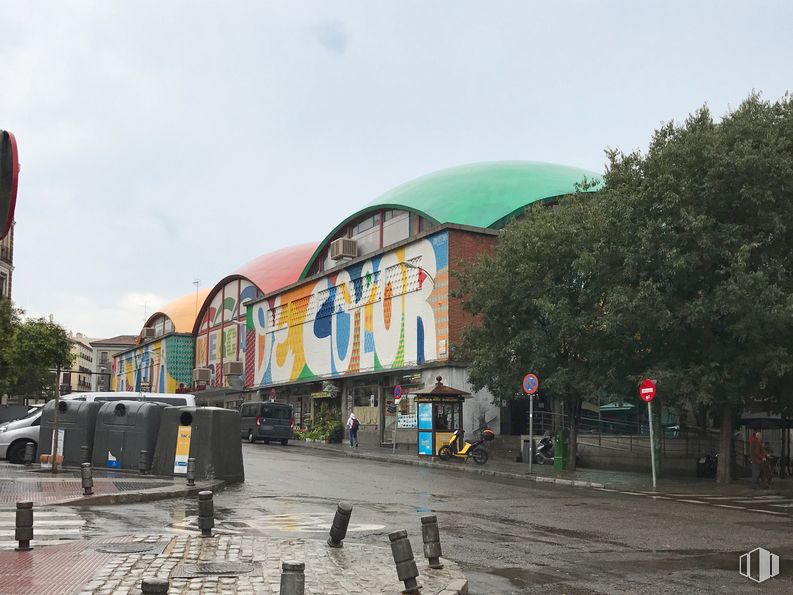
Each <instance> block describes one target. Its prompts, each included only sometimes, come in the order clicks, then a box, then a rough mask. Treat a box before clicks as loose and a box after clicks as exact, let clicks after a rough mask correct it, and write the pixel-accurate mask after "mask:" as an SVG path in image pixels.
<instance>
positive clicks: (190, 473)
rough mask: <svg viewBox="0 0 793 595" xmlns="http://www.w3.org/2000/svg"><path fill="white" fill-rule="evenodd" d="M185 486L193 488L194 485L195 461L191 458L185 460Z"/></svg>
mask: <svg viewBox="0 0 793 595" xmlns="http://www.w3.org/2000/svg"><path fill="white" fill-rule="evenodd" d="M186 477H187V485H189V486H194V485H195V459H194V458H193V457H189V458H188V459H187V475H186Z"/></svg>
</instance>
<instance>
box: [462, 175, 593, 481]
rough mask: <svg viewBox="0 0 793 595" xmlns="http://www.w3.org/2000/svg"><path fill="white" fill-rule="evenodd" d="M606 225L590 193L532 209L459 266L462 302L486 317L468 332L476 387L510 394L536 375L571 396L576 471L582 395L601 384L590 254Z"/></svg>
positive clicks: (547, 387) (553, 391) (552, 390)
mask: <svg viewBox="0 0 793 595" xmlns="http://www.w3.org/2000/svg"><path fill="white" fill-rule="evenodd" d="M588 188H589V184H588V183H587V182H586V181H584V185H583V187H582V190H587V189H588ZM582 194H583V193H582ZM601 223H602V218H601V217H600V213H599V211H597V210H596V209H592V208H591V203H590V202H589V199H588V198H586V197H582V198H580V199H579V198H578V197H577V196H575V197H571V198H568V199H563V200H562V201H561V202H560V203H559V204H558V205H557V206H556V207H555V208H554V209H550V208H546V207H544V206H538V207H534V208H531V209H529V210H528V212H527V213H526V215H525V216H524V217H523V218H522V219H520V220H518V221H516V222H514V223H512V224H510V225H509V226H507V228H506V229H505V231H504V233H503V235H502V237H501V239H500V242H499V244H498V245H497V247H496V248H495V250H494V252H493V255H492V256H489V255H485V256H482V257H480V259H479V260H478V261H477V262H476V263H474V264H472V265H471V266H469V267H467V268H466V269H464V270H463V271H462V272H461V273H460V282H461V295H462V297H463V298H464V301H463V307H464V308H465V309H466V310H467V311H469V312H472V313H474V314H476V315H478V316H479V321H480V324H478V325H475V326H472V327H470V328H468V329H466V331H465V333H464V336H463V345H462V347H463V357H464V358H465V359H466V360H468V361H469V362H470V365H469V370H468V371H469V378H470V381H471V384H473V386H474V388H475V389H477V390H479V389H481V388H484V387H487V388H488V390H489V391H490V392H491V393H492V394H493V395H496V396H497V398H498V399H499V400H501V401H503V400H505V399H507V398H510V397H512V396H514V395H515V394H516V393H518V392H519V391H520V386H521V379H522V378H523V376H524V375H525V374H526V373H527V372H533V373H536V374H537V375H538V376H539V378H540V381H541V387H542V388H541V390H543V391H544V392H545V393H546V394H550V395H552V396H555V397H557V398H559V399H561V400H562V401H563V402H564V403H565V409H566V412H567V414H568V420H569V422H570V423H569V430H570V439H569V443H570V451H569V458H568V465H569V466H570V468H572V469H574V468H575V459H576V434H577V427H578V419H579V416H580V412H581V402H582V400H584V399H587V398H593V397H595V395H596V389H597V387H599V386H602V383H601V380H602V378H601V370H600V363H599V362H600V359H601V358H602V357H604V356H605V355H606V354H605V351H603V350H602V349H601V347H602V344H601V343H602V339H603V333H602V329H601V326H600V324H599V322H598V317H599V312H600V302H601V300H602V294H603V291H604V289H603V287H602V284H601V282H600V279H598V278H597V277H596V276H594V275H592V274H591V271H592V270H593V263H592V262H591V259H590V256H589V246H590V243H591V242H592V241H594V238H596V237H597V236H598V235H599V234H600V233H602V232H601V231H600V225H601Z"/></svg>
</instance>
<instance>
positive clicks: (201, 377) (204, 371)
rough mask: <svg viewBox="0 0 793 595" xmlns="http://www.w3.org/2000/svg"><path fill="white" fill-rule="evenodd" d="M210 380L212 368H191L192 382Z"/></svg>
mask: <svg viewBox="0 0 793 595" xmlns="http://www.w3.org/2000/svg"><path fill="white" fill-rule="evenodd" d="M210 380H212V370H210V369H209V368H195V369H194V370H193V382H209V381H210Z"/></svg>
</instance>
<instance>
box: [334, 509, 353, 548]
mask: <svg viewBox="0 0 793 595" xmlns="http://www.w3.org/2000/svg"><path fill="white" fill-rule="evenodd" d="M350 515H352V504H350V503H349V502H339V505H338V506H337V507H336V515H335V516H334V517H333V524H332V525H331V526H330V537H328V545H329V546H330V547H344V544H343V543H342V542H343V541H344V538H345V537H346V536H347V527H348V526H349V524H350Z"/></svg>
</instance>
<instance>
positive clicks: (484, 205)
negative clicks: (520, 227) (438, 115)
mask: <svg viewBox="0 0 793 595" xmlns="http://www.w3.org/2000/svg"><path fill="white" fill-rule="evenodd" d="M585 177H586V178H588V179H590V180H592V179H593V178H594V179H599V177H600V176H599V175H598V174H596V173H595V172H592V171H587V170H585V169H578V168H575V167H567V166H565V165H555V164H552V163H540V162H536V161H493V162H488V163H474V164H471V165H462V166H459V167H452V168H449V169H443V170H441V171H437V172H435V173H431V174H428V175H426V176H421V177H420V178H416V179H415V180H411V181H410V182H406V183H404V184H402V185H400V186H397V187H396V188H394V189H393V190H389V191H388V192H386V193H385V194H383V195H382V196H380V197H379V198H377V199H375V200H374V201H372V202H371V203H370V204H369V205H368V206H367V209H365V210H369V209H370V208H371V207H382V208H395V209H407V210H411V211H415V212H419V213H422V214H424V215H426V216H427V218H429V219H432V220H434V222H435V223H458V224H460V225H473V226H475V227H490V228H499V227H503V225H504V223H505V222H506V220H507V219H508V218H509V217H510V216H511V215H514V214H517V212H519V211H520V210H522V209H523V208H524V207H525V206H526V205H529V204H531V203H533V202H535V201H538V200H543V199H546V198H553V197H555V196H562V195H565V194H571V193H573V192H575V184H576V183H577V182H581V181H582V180H583V179H584V178H585Z"/></svg>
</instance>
